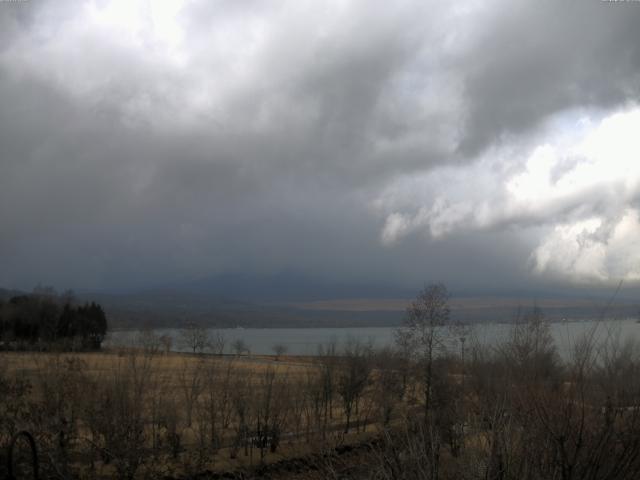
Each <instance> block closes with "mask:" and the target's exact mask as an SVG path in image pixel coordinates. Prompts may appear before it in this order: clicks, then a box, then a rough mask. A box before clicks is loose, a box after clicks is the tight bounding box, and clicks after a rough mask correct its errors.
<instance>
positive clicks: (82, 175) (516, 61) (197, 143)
mask: <svg viewBox="0 0 640 480" xmlns="http://www.w3.org/2000/svg"><path fill="white" fill-rule="evenodd" d="M170 4H171V2H160V3H159V4H158V5H162V8H160V7H157V6H155V7H154V6H153V4H147V3H145V2H141V3H140V4H132V3H131V2H120V3H119V2H106V1H105V2H85V3H82V4H79V3H76V2H62V3H59V2H42V3H39V2H24V3H16V4H1V3H0V26H2V27H3V28H1V29H0V32H1V33H0V42H1V45H0V102H1V105H2V108H1V109H0V127H1V128H0V146H1V147H0V148H1V152H0V168H1V170H2V175H1V176H0V223H1V225H2V230H1V235H0V284H4V285H8V286H23V287H24V286H29V285H31V284H34V283H36V282H38V281H43V282H47V283H53V284H56V285H59V286H64V285H72V286H76V287H113V286H120V285H145V284H157V283H165V282H166V281H169V280H171V279H175V278H191V277H196V276H201V275H207V274H215V273H218V272H225V271H242V272H248V273H269V272H277V271H282V270H294V271H303V272H307V273H311V274H318V275H322V276H324V277H327V278H333V279H337V278H346V279H349V281H354V282H358V281H364V280H366V281H368V282H377V281H380V282H385V281H388V282H392V283H393V282H395V283H400V284H405V285H407V284H414V283H415V282H418V283H421V281H422V280H423V279H433V280H435V279H438V278H441V279H445V280H447V281H450V282H451V283H453V284H458V285H464V286H465V288H467V287H468V288H473V286H474V285H476V286H478V285H481V284H484V283H487V282H488V283H489V284H491V285H496V286H500V285H513V284H514V283H517V282H522V283H523V284H527V283H530V282H533V281H537V280H531V279H530V278H529V273H528V271H529V270H528V268H529V265H528V256H529V255H530V254H531V252H532V251H534V250H535V249H536V248H537V247H538V246H539V243H540V242H539V239H540V235H542V233H541V232H540V231H539V230H537V228H538V226H539V225H540V222H534V221H531V220H530V219H531V218H532V217H531V215H538V216H542V217H544V216H545V215H546V214H547V213H548V212H551V213H553V215H556V214H557V215H558V218H561V217H562V215H561V214H560V213H559V212H561V211H562V209H561V208H559V207H558V206H557V205H554V206H552V208H550V209H549V210H548V211H547V210H538V211H536V212H534V213H533V214H525V213H522V212H519V213H517V215H514V214H513V212H510V211H509V209H505V212H506V213H504V215H503V217H500V218H497V219H492V220H491V222H489V223H490V225H491V226H490V228H484V223H482V222H480V223H482V225H481V226H483V228H480V230H481V231H477V230H478V228H477V225H476V224H478V222H479V221H478V220H477V218H479V214H478V212H477V211H475V210H473V209H469V208H468V207H467V206H465V205H467V204H468V203H469V202H475V203H479V201H480V200H483V198H482V195H484V196H485V197H486V198H491V199H492V200H491V202H492V204H491V206H492V208H493V207H496V208H493V209H494V210H501V208H502V207H503V203H506V202H507V200H508V199H507V200H505V199H504V195H503V194H500V193H495V191H498V190H499V188H498V187H502V186H503V184H504V183H505V182H506V181H508V180H509V179H510V178H511V177H512V176H513V175H514V174H515V173H518V172H521V171H522V170H523V168H524V167H523V160H522V159H521V158H520V159H518V158H519V157H518V158H511V157H509V156H508V155H503V156H498V157H496V158H495V159H492V160H491V159H490V160H491V161H488V160H487V158H486V157H487V155H489V156H490V154H487V152H491V151H492V150H491V149H492V148H502V149H504V148H507V147H508V146H507V147H505V145H504V144H505V138H506V139H509V138H511V137H513V138H516V140H514V142H515V143H514V144H513V145H512V147H509V148H512V150H517V149H518V148H520V146H522V145H524V146H527V148H528V146H535V145H536V142H537V141H538V140H537V138H538V137H537V136H538V135H540V131H541V128H542V127H541V126H542V125H544V122H545V121H547V120H548V119H549V118H551V117H553V116H554V115H555V114H558V113H562V112H563V111H565V110H567V109H571V108H586V109H590V108H595V109H600V110H611V109H615V108H616V107H617V106H621V105H625V104H626V103H627V102H629V101H631V100H633V99H634V98H636V95H637V85H638V84H639V83H638V82H637V81H636V80H638V73H637V72H638V60H639V55H640V54H639V53H638V52H639V51H640V47H639V46H638V45H640V41H639V40H640V39H639V38H638V34H637V33H636V29H634V28H632V26H633V24H634V22H635V23H637V20H639V19H640V8H633V7H634V5H630V6H627V7H624V6H623V7H613V6H611V5H606V4H603V3H600V2H597V3H596V2H593V3H582V4H578V3H572V4H569V5H563V6H559V5H558V4H557V3H556V4H554V3H552V2H536V3H535V4H530V3H524V2H523V3H519V2H490V3H487V4H486V5H482V6H479V5H474V4H473V3H469V4H468V5H467V4H464V3H460V4H456V5H451V6H446V7H444V6H442V5H440V4H436V3H428V2H427V3H424V2H399V3H398V4H394V6H391V5H390V4H388V3H382V2H380V3H376V2H373V3H372V2H352V3H341V2H338V3H323V4H317V3H315V2H309V3H304V2H294V3H292V4H289V5H288V6H285V5H283V4H280V3H269V2H204V1H200V2H191V3H186V4H185V5H182V6H181V8H178V9H176V10H175V11H173V12H170V14H169V13H167V11H166V10H164V9H166V8H169V7H167V5H169V6H170ZM154 8H155V10H154ZM507 150H508V148H507ZM510 151H511V150H510ZM516 157H517V156H516ZM520 157H522V154H520ZM488 164H491V165H492V167H491V168H489V169H484V167H485V166H486V165H488ZM563 165H564V164H563ZM443 168H445V169H446V168H453V169H454V172H457V173H454V174H452V175H453V176H452V177H451V176H449V177H447V176H446V175H445V174H443V173H441V172H442V169H443ZM554 168H555V170H554V172H556V173H555V174H554V175H555V176H556V177H558V178H559V179H560V181H561V178H562V177H563V175H565V174H566V173H563V172H571V171H572V169H573V168H574V167H573V166H572V165H571V164H566V165H565V166H564V167H562V166H557V167H554ZM491 169H493V170H491ZM480 170H483V171H482V172H481V171H480ZM514 172H515V173H514ZM443 175H445V176H443ZM445 177H446V178H447V179H448V180H451V179H453V182H452V183H451V185H450V186H448V187H446V188H444V185H445V184H444V183H443V179H445ZM414 178H415V179H418V180H416V181H415V182H414V183H412V184H411V186H410V188H409V187H407V185H406V182H407V179H414ZM554 178H555V177H554ZM419 179H425V181H424V182H421V181H420V180H419ZM462 180H464V181H466V182H468V183H467V184H466V185H462V184H461V181H462ZM412 182H413V180H412ZM480 183H481V185H480ZM470 185H477V186H474V187H473V188H470ZM494 187H496V188H494ZM449 194H450V195H453V196H454V200H448V202H449V203H448V204H447V203H446V202H445V204H438V205H440V207H438V208H439V210H438V212H440V217H438V218H436V217H434V215H433V213H432V212H433V206H434V205H435V204H434V202H435V201H436V200H437V198H436V197H437V196H440V197H442V196H443V195H444V196H445V197H446V195H449ZM479 196H480V198H479ZM463 200H464V201H463ZM456 202H458V203H456ZM465 202H466V203H465ZM605 203H606V202H605ZM458 204H460V205H463V206H462V207H456V205H458ZM446 205H449V207H447V206H446ZM451 205H453V206H454V207H456V208H453V209H452V208H450V206H451ZM498 207H499V208H498ZM416 212H423V214H420V213H416ZM424 212H431V213H429V214H428V215H427V214H426V213H424ZM554 212H555V213H554ZM393 215H396V216H393ZM480 217H482V215H480ZM521 217H522V218H526V219H529V220H519V218H521ZM482 218H484V217H482ZM562 218H564V217H562ZM385 219H386V225H387V226H386V227H385ZM390 219H391V220H390ZM394 219H395V220H394ZM394 221H396V223H395V224H393V222H394ZM483 221H484V220H483ZM390 222H391V224H393V225H395V227H394V228H395V229H394V228H391V227H389V225H390ZM460 222H467V223H468V224H469V225H470V228H468V229H463V230H464V232H465V233H464V234H460V233H456V232H458V231H459V230H460V229H459V225H460ZM527 222H529V224H528V226H527ZM542 223H548V221H547V220H545V222H542ZM551 223H553V222H551ZM516 224H520V230H516V231H514V230H513V229H511V230H510V228H512V226H513V225H516ZM393 225H392V226H393ZM383 227H384V230H383ZM387 227H389V228H391V230H392V231H391V233H390V234H389V235H388V236H387V237H384V232H388V231H389V228H387ZM396 227H397V228H396ZM434 228H435V230H434ZM420 229H425V230H427V231H428V230H429V229H431V231H432V233H433V231H436V232H437V234H436V235H435V237H438V236H439V235H440V234H443V235H450V236H449V237H448V239H447V241H443V240H438V239H437V238H435V239H434V238H429V237H427V238H425V237H424V236H410V237H409V238H406V239H404V240H403V237H404V235H405V234H408V233H410V232H411V231H415V230H420ZM381 231H383V238H388V239H390V241H389V242H387V243H388V244H393V243H394V242H395V244H394V246H391V247H389V246H388V245H385V244H383V242H381V241H380V237H381ZM532 234H533V235H532ZM463 258H464V261H462V259H463ZM417 259H418V260H417ZM485 286H486V285H485Z"/></svg>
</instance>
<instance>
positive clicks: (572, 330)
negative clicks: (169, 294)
mask: <svg viewBox="0 0 640 480" xmlns="http://www.w3.org/2000/svg"><path fill="white" fill-rule="evenodd" d="M511 329H512V325H511V324H505V323H487V324H476V325H472V326H471V334H470V335H469V337H470V338H471V337H473V338H475V339H476V340H477V341H478V342H479V343H481V344H484V345H497V344H499V343H500V342H501V341H504V340H505V339H507V338H508V337H509V334H510V332H511ZM550 330H551V335H552V336H553V338H554V340H555V342H556V345H557V347H558V351H559V352H560V354H561V355H562V356H563V357H566V356H567V355H568V354H569V352H571V350H572V347H573V345H574V344H575V342H576V341H577V340H578V339H580V338H581V337H583V336H584V335H585V334H587V333H589V332H591V331H593V332H595V334H594V335H595V338H597V339H598V340H604V339H605V338H617V339H619V340H620V341H626V340H627V339H632V340H634V341H637V340H640V323H637V321H636V320H635V319H622V320H606V321H595V320H584V321H567V322H555V323H551V324H550ZM180 331H181V330H180V329H177V328H172V329H157V330H155V331H154V332H155V333H156V334H157V335H169V336H171V337H172V338H173V350H175V351H186V350H187V349H186V348H185V347H184V346H183V345H180ZM209 331H210V333H212V334H215V333H216V332H220V333H222V335H224V337H225V339H226V347H225V352H226V353H232V348H231V344H232V343H233V342H234V341H236V340H238V339H240V340H243V341H244V342H245V344H246V345H247V346H248V347H249V349H250V351H251V353H252V354H256V355H271V354H273V346H274V345H276V344H281V345H285V346H286V347H287V353H288V354H291V355H314V354H316V353H317V352H318V345H326V344H328V343H331V342H335V343H336V344H337V345H338V347H339V348H340V346H342V345H344V344H345V343H346V342H347V341H348V340H349V339H356V340H359V341H361V342H370V343H371V344H373V346H374V347H378V348H380V347H384V346H388V345H392V344H393V342H394V331H395V328H392V327H364V328H363V327H358V328H223V329H215V328H212V329H209ZM446 335H447V337H448V338H449V348H457V346H456V344H457V342H456V338H455V337H456V336H455V335H454V336H453V337H452V336H451V335H450V334H449V333H447V334H446ZM138 336H139V332H138V331H135V330H127V331H114V332H110V333H109V335H108V338H107V340H106V341H105V346H135V345H136V343H137V339H138ZM469 343H470V342H469Z"/></svg>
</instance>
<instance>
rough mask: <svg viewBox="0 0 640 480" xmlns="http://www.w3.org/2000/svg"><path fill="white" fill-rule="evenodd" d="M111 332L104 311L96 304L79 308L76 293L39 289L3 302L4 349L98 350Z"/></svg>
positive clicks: (0, 330) (0, 331) (0, 335)
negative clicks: (108, 330) (60, 293)
mask: <svg viewBox="0 0 640 480" xmlns="http://www.w3.org/2000/svg"><path fill="white" fill-rule="evenodd" d="M106 333H107V318H106V315H105V313H104V310H103V309H102V307H101V306H100V305H98V304H97V303H95V302H91V303H85V304H80V305H77V304H76V303H75V301H74V297H73V294H72V293H70V292H66V293H64V294H62V295H58V294H56V292H55V291H54V290H53V289H50V288H46V289H45V288H36V289H34V291H33V293H31V294H20V295H16V296H13V297H11V298H9V299H8V300H1V299H0V348H2V349H34V348H38V349H50V348H52V347H54V346H55V347H56V348H60V347H61V348H63V349H69V350H97V349H99V348H100V346H101V344H102V341H103V340H104V337H105V335H106Z"/></svg>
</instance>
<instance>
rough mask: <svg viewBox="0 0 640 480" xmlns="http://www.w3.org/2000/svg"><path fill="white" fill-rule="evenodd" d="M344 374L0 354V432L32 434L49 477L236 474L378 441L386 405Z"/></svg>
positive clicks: (170, 359) (213, 361)
mask: <svg viewBox="0 0 640 480" xmlns="http://www.w3.org/2000/svg"><path fill="white" fill-rule="evenodd" d="M345 368H348V367H347V364H345V362H344V359H342V360H339V359H337V358H334V357H327V358H323V359H322V358H320V359H319V358H313V357H290V356H281V357H280V358H278V359H276V358H275V357H271V356H250V357H249V356H231V355H227V356H213V355H190V354H181V353H168V354H161V353H157V352H151V353H150V352H145V351H144V350H136V349H128V350H125V349H120V350H113V351H105V352H100V353H34V352H3V353H0V377H1V378H3V379H4V384H5V393H7V395H5V396H4V397H3V398H2V399H1V400H0V414H5V416H6V418H4V419H3V423H4V425H2V427H3V428H2V432H3V435H4V437H5V438H4V441H6V440H7V439H6V437H7V435H8V434H9V433H11V432H14V431H17V430H19V429H27V430H29V431H31V432H34V433H35V435H36V437H37V439H38V443H39V445H40V448H41V450H42V453H43V455H44V457H43V458H44V461H43V465H44V466H45V468H50V469H51V470H55V469H57V470H59V472H61V473H64V472H67V473H69V474H73V475H77V476H80V477H86V478H89V477H93V478H113V477H118V478H145V477H149V478H156V477H157V476H167V475H173V476H180V475H185V474H194V473H196V472H200V471H208V470H213V471H237V470H238V469H246V468H250V467H255V466H257V465H267V464H271V463H274V462H282V461H283V460H285V459H290V458H294V457H296V458H298V457H305V456H308V455H311V454H314V453H318V452H319V451H322V450H330V449H332V448H334V447H336V446H339V445H342V444H349V443H357V442H358V441H360V440H361V439H363V438H368V437H370V436H371V435H372V434H373V433H374V432H376V431H378V429H379V426H378V420H379V419H381V418H382V413H381V410H380V409H381V408H382V403H380V402H381V401H382V402H387V403H388V401H389V399H388V398H386V396H385V395H380V393H379V392H377V391H376V389H375V388H374V383H373V382H372V379H373V378H374V377H375V373H373V372H372V368H371V367H369V366H366V367H365V370H364V371H362V372H356V373H358V374H359V375H360V377H361V378H353V379H350V378H349V376H352V373H349V374H346V371H345V370H344V369H345ZM340 372H343V373H342V374H341V373H340ZM341 375H342V376H341ZM341 379H342V380H341ZM348 380H352V381H358V382H362V384H361V385H353V386H351V387H350V386H349V385H345V382H347V381H348ZM347 383H348V382H347ZM349 388H352V389H353V391H352V392H349V393H345V392H346V391H347V390H348V389H349ZM340 392H342V394H340ZM342 395H346V396H347V399H348V400H347V404H346V407H345V402H344V401H343V399H344V397H343V396H342ZM16 407H17V409H16ZM386 408H388V407H386ZM347 421H348V425H347Z"/></svg>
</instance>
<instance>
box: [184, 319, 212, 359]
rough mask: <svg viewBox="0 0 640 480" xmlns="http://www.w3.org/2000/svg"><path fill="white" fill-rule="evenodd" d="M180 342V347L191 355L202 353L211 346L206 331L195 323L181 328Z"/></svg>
mask: <svg viewBox="0 0 640 480" xmlns="http://www.w3.org/2000/svg"><path fill="white" fill-rule="evenodd" d="M180 340H181V344H182V346H183V347H184V348H186V349H188V350H190V351H191V352H193V353H202V352H204V350H205V349H206V348H208V347H209V345H210V344H211V341H210V339H209V332H208V331H207V329H206V328H204V327H202V326H200V325H196V324H195V323H188V324H186V325H185V326H184V327H183V328H182V330H181V331H180Z"/></svg>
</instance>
